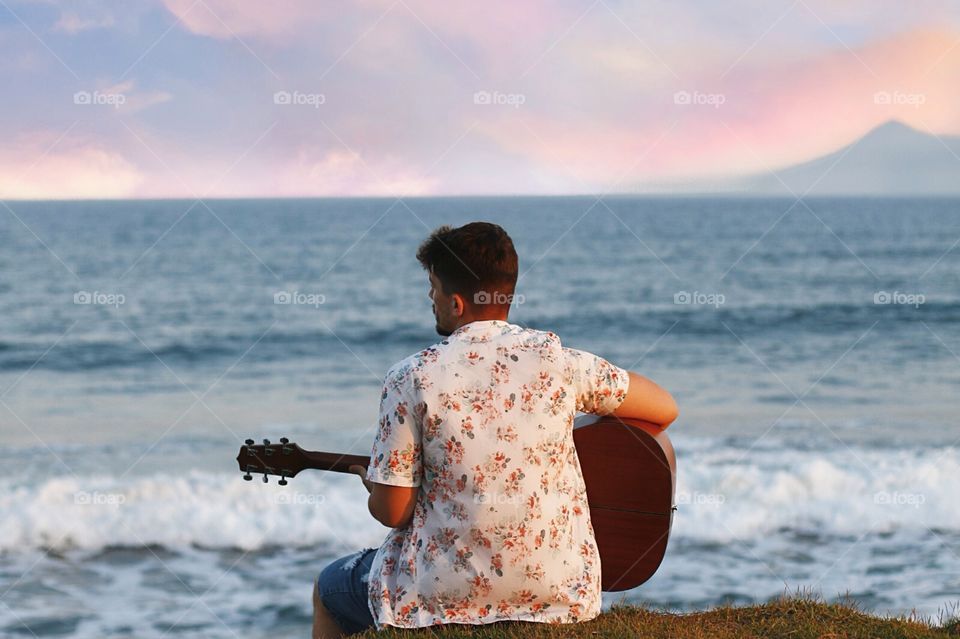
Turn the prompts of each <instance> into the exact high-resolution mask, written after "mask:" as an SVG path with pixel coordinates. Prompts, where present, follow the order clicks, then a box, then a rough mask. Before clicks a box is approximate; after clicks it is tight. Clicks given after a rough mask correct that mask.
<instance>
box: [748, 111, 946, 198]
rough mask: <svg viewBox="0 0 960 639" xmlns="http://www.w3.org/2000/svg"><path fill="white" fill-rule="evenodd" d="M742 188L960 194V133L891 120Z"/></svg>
mask: <svg viewBox="0 0 960 639" xmlns="http://www.w3.org/2000/svg"><path fill="white" fill-rule="evenodd" d="M740 186H741V187H742V189H741V190H745V191H748V192H752V193H758V194H765V195H790V194H792V193H795V194H797V195H800V194H803V193H809V194H810V195H960V137H957V136H947V135H933V134H931V133H927V132H924V131H920V130H918V129H915V128H913V127H911V126H909V125H907V124H905V123H904V122H901V121H900V120H888V121H887V122H884V123H883V124H880V125H879V126H876V127H874V128H873V129H870V130H869V131H867V133H865V134H864V135H863V136H862V137H860V138H859V139H857V140H855V141H854V142H851V143H850V144H848V145H847V146H845V147H842V148H840V149H838V150H837V151H834V152H833V153H830V154H827V155H824V156H821V157H819V158H816V159H813V160H809V161H807V162H803V163H802V164H797V165H794V166H790V167H786V168H783V169H779V170H777V171H775V172H773V174H761V175H756V176H753V177H750V178H747V179H745V180H743V181H742V182H741V183H740Z"/></svg>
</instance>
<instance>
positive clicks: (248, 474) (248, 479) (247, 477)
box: [243, 472, 253, 481]
mask: <svg viewBox="0 0 960 639" xmlns="http://www.w3.org/2000/svg"><path fill="white" fill-rule="evenodd" d="M243 479H244V481H250V480H251V479H253V475H251V474H250V473H249V472H248V473H247V474H245V475H244V476H243Z"/></svg>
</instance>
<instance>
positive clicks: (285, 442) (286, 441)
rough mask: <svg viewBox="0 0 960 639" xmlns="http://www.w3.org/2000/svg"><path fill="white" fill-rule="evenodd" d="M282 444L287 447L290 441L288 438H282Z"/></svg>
mask: <svg viewBox="0 0 960 639" xmlns="http://www.w3.org/2000/svg"><path fill="white" fill-rule="evenodd" d="M280 443H281V444H283V445H287V444H289V443H290V440H289V439H287V438H286V437H281V438H280Z"/></svg>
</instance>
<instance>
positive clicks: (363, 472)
mask: <svg viewBox="0 0 960 639" xmlns="http://www.w3.org/2000/svg"><path fill="white" fill-rule="evenodd" d="M347 470H349V471H350V472H351V473H353V474H354V475H359V476H360V481H362V482H363V487H364V488H366V489H367V492H368V493H372V492H373V482H372V481H368V480H367V469H366V468H364V467H363V466H361V465H359V464H354V465H353V466H351V467H350V468H348V469H347Z"/></svg>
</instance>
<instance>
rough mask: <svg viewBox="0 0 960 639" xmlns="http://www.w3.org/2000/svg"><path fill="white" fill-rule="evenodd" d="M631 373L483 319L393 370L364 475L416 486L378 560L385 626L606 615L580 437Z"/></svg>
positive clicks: (375, 604)
mask: <svg viewBox="0 0 960 639" xmlns="http://www.w3.org/2000/svg"><path fill="white" fill-rule="evenodd" d="M628 386H629V377H628V374H627V371H625V370H624V369H622V368H619V367H617V366H614V365H613V364H611V363H609V362H608V361H606V360H605V359H603V358H600V357H598V356H596V355H592V354H590V353H587V352H584V351H579V350H574V349H570V348H565V347H563V346H561V344H560V339H559V338H558V337H557V336H556V335H555V334H553V333H549V332H542V331H536V330H531V329H527V328H523V327H520V326H517V325H514V324H510V323H508V322H506V321H503V320H481V321H475V322H470V323H469V324H465V325H463V326H461V327H460V328H459V329H457V330H456V331H454V332H453V334H451V335H450V336H449V337H447V338H446V339H444V340H443V341H441V342H440V343H438V344H436V345H434V346H431V347H429V348H427V349H425V350H423V351H421V352H419V353H416V354H414V355H412V356H410V357H408V358H406V359H404V360H403V361H401V362H399V363H398V364H396V365H394V366H393V367H392V368H391V369H390V371H389V372H388V373H387V376H386V380H385V382H384V387H383V393H382V396H381V404H380V424H379V432H378V434H377V437H376V439H375V441H374V444H373V452H372V455H371V460H370V466H369V468H368V471H367V479H369V480H370V481H373V482H378V483H381V484H390V485H393V486H419V487H420V491H419V493H418V497H417V502H416V506H415V509H414V513H413V519H412V520H411V522H410V523H409V524H408V525H406V526H403V527H401V528H394V529H392V530H391V531H390V533H389V534H388V535H387V538H386V540H385V541H384V543H383V545H382V546H381V547H380V548H379V550H378V551H377V554H376V556H375V558H374V560H373V565H372V567H371V571H370V579H369V582H368V584H369V593H368V594H369V604H370V611H371V613H372V615H373V618H374V620H375V621H376V624H377V627H378V628H383V627H384V626H388V625H389V626H401V627H421V626H429V625H435V624H441V623H467V624H483V623H492V622H495V621H502V620H523V621H539V622H554V623H572V622H577V621H584V620H587V619H592V618H593V617H595V616H596V615H597V614H599V612H600V557H599V555H598V553H597V544H596V540H595V538H594V533H593V527H592V526H591V523H590V511H589V508H588V505H587V493H586V486H585V485H584V482H583V476H582V475H581V472H580V462H579V460H578V459H577V452H576V449H575V448H574V444H573V420H574V416H575V414H576V413H577V412H578V411H581V412H588V413H596V414H601V415H605V414H609V413H611V412H613V411H614V410H615V409H616V408H617V407H618V406H619V405H620V403H621V402H622V401H623V398H624V397H625V396H626V394H627V389H628Z"/></svg>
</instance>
